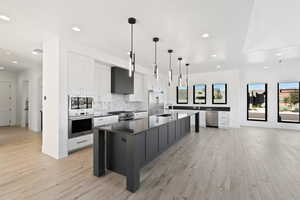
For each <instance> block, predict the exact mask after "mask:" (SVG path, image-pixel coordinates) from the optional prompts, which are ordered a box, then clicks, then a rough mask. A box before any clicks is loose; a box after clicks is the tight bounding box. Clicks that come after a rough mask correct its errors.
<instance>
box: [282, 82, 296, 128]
mask: <svg viewBox="0 0 300 200" xmlns="http://www.w3.org/2000/svg"><path fill="white" fill-rule="evenodd" d="M299 87H300V85H299V82H291V83H278V88H277V90H278V122H286V123H299V122H300V117H299Z"/></svg>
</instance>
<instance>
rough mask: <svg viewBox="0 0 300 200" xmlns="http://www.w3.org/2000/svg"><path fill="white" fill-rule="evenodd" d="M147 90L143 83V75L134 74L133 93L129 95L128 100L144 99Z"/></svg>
mask: <svg viewBox="0 0 300 200" xmlns="http://www.w3.org/2000/svg"><path fill="white" fill-rule="evenodd" d="M146 96H147V92H146V90H145V85H144V75H143V74H139V73H135V74H134V93H133V94H131V95H129V101H145V100H146Z"/></svg>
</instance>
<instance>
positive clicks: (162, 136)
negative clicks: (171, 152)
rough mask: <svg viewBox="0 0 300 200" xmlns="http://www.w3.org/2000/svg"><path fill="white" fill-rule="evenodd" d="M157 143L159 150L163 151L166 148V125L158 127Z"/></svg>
mask: <svg viewBox="0 0 300 200" xmlns="http://www.w3.org/2000/svg"><path fill="white" fill-rule="evenodd" d="M158 144H159V145H158V147H159V148H158V150H159V152H163V151H164V150H166V149H167V148H168V125H163V126H161V127H159V128H158Z"/></svg>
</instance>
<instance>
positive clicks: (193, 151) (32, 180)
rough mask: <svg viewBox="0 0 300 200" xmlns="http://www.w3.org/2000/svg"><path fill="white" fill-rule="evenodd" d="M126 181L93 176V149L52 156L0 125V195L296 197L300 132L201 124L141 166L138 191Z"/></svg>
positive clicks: (138, 199)
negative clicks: (65, 156) (57, 158)
mask: <svg viewBox="0 0 300 200" xmlns="http://www.w3.org/2000/svg"><path fill="white" fill-rule="evenodd" d="M125 187H126V182H125V178H124V177H123V176H121V175H118V174H116V173H112V172H111V173H109V174H108V175H107V176H105V177H102V178H97V177H94V176H93V175H92V149H91V148H87V149H84V150H82V151H80V152H77V153H74V154H72V155H70V156H69V157H67V158H65V159H62V160H55V159H52V158H50V157H48V156H46V155H43V154H42V153H41V136H40V134H36V133H32V132H30V131H28V130H25V129H21V128H0V199H1V200H2V199H3V200H20V199H22V200H23V199H26V200H29V199H30V200H41V199H42V200H47V199H49V200H56V199H67V200H68V199H84V200H88V199H91V200H95V199H97V200H102V199H103V200H114V199H116V200H119V199H120V200H143V199H147V200H148V199H150V200H158V199H160V200H169V199H171V200H179V199H184V200H187V199H197V200H223V199H224V200H299V199H300V132H299V131H289V130H276V129H263V128H248V127H247V128H241V129H227V130H224V129H200V133H199V134H196V133H192V134H190V135H188V136H187V137H185V138H184V139H182V140H181V141H180V142H179V143H177V144H176V145H174V146H173V147H171V148H170V149H168V150H167V151H166V152H165V153H163V154H162V155H161V156H160V157H159V158H158V159H156V160H154V161H153V162H152V163H150V164H149V165H147V166H146V167H145V168H144V169H143V172H142V183H141V187H140V189H139V190H138V192H136V193H135V194H132V193H130V192H128V191H126V189H125Z"/></svg>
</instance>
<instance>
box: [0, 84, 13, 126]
mask: <svg viewBox="0 0 300 200" xmlns="http://www.w3.org/2000/svg"><path fill="white" fill-rule="evenodd" d="M10 117H11V84H10V83H9V82H0V126H9V125H10Z"/></svg>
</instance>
